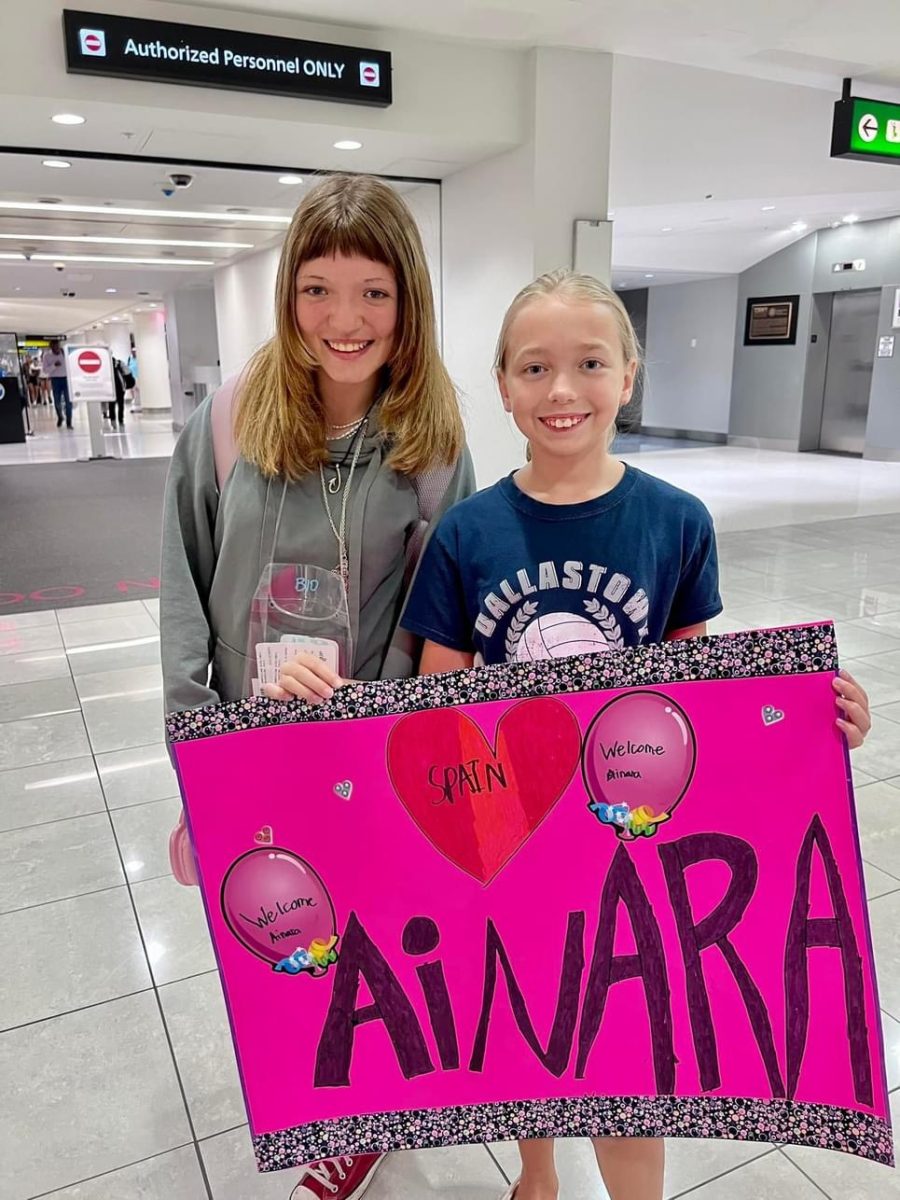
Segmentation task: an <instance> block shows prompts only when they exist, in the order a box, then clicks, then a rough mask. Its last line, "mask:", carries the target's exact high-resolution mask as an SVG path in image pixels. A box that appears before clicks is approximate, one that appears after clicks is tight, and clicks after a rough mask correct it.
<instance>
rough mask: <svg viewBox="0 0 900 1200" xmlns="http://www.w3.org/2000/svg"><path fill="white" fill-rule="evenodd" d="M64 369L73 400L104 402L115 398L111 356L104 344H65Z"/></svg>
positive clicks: (106, 402)
mask: <svg viewBox="0 0 900 1200" xmlns="http://www.w3.org/2000/svg"><path fill="white" fill-rule="evenodd" d="M66 370H67V371H68V373H69V386H70V387H71V389H72V399H73V400H95V401H96V400H99V401H102V402H103V403H104V404H108V403H109V401H110V400H115V398H116V385H115V383H114V382H113V373H112V358H111V357H110V353H109V350H108V349H107V347H106V346H66Z"/></svg>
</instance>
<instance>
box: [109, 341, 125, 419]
mask: <svg viewBox="0 0 900 1200" xmlns="http://www.w3.org/2000/svg"><path fill="white" fill-rule="evenodd" d="M112 368H113V384H114V385H115V389H116V398H115V400H113V401H112V403H111V404H110V405H109V422H110V424H111V425H115V424H116V423H118V426H119V428H120V429H124V428H125V368H124V367H123V366H122V360H121V359H120V358H114V359H113V360H112Z"/></svg>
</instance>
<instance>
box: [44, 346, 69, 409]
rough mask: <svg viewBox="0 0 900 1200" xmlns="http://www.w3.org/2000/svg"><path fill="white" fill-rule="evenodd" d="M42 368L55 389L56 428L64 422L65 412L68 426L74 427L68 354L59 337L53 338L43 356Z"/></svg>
mask: <svg viewBox="0 0 900 1200" xmlns="http://www.w3.org/2000/svg"><path fill="white" fill-rule="evenodd" d="M41 370H42V371H43V372H44V374H45V375H46V376H47V378H48V379H49V380H50V387H51V388H52V389H53V403H54V405H55V406H56V428H57V429H59V428H60V427H61V425H62V423H63V413H64V412H65V418H66V428H67V429H71V428H72V399H71V397H70V395H69V379H68V376H67V374H66V356H65V353H64V352H63V348H62V346H61V345H60V344H59V338H52V339H51V341H50V345H49V346H48V348H47V349H46V350H45V351H44V353H43V355H42V356H41Z"/></svg>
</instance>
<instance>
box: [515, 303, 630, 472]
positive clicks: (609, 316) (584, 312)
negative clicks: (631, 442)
mask: <svg viewBox="0 0 900 1200" xmlns="http://www.w3.org/2000/svg"><path fill="white" fill-rule="evenodd" d="M636 369H637V364H636V363H635V362H633V361H632V362H626V360H625V355H624V351H623V348H622V341H621V337H620V335H619V331H618V327H617V324H616V318H615V316H614V314H613V313H612V311H611V310H610V308H609V307H608V306H607V305H606V304H598V303H589V302H586V301H584V300H567V299H563V298H562V297H561V296H554V295H549V296H538V297H535V298H534V299H531V300H529V301H528V302H527V303H526V304H524V305H523V307H522V308H521V309H520V310H519V312H518V313H517V314H516V316H515V318H514V319H513V321H512V324H511V325H510V327H509V331H508V334H507V339H506V352H505V355H504V366H503V369H502V371H500V372H499V375H498V381H499V384H500V394H501V395H502V397H503V407H504V408H505V409H506V411H507V412H508V413H511V414H512V417H513V420H514V421H515V423H516V425H517V426H518V428H519V430H520V431H521V432H522V433H523V434H524V435H525V437H527V438H528V441H529V442H530V443H531V450H532V455H533V456H534V457H535V459H537V457H538V456H539V455H542V454H547V455H553V456H565V457H567V458H572V457H576V458H581V457H582V456H587V455H605V454H606V452H607V448H608V444H609V432H610V428H611V427H612V425H613V424H614V422H615V419H616V413H617V412H618V411H619V409H620V408H621V407H622V405H623V404H627V403H628V401H629V400H630V399H631V389H632V387H633V386H634V375H635V371H636Z"/></svg>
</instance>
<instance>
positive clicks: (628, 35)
mask: <svg viewBox="0 0 900 1200" xmlns="http://www.w3.org/2000/svg"><path fill="white" fill-rule="evenodd" d="M32 4H33V8H34V12H35V20H36V21H37V20H41V21H43V22H44V23H45V24H44V25H40V26H37V27H36V28H39V29H40V30H42V31H43V32H44V34H45V35H46V36H48V37H50V36H51V35H50V28H51V24H52V28H53V29H54V30H56V31H58V7H57V3H56V0H32ZM102 4H103V7H108V8H109V9H110V10H112V11H122V10H123V9H124V8H125V7H126V6H124V5H123V4H122V3H121V0H118V2H117V0H102ZM136 7H137V8H138V10H139V12H140V15H142V16H149V15H151V13H155V14H156V15H158V16H159V17H160V18H162V19H171V20H183V21H195V22H197V21H201V22H202V21H203V20H204V19H206V20H208V21H210V22H211V23H213V22H215V17H214V16H213V15H212V11H210V12H209V15H208V16H207V15H206V14H205V13H204V12H203V10H204V9H206V10H215V9H217V10H220V11H221V10H223V9H224V10H230V13H229V15H227V16H226V15H224V14H223V15H222V17H221V21H222V22H223V23H226V24H227V23H232V24H233V25H235V26H236V27H241V26H242V25H246V26H250V25H252V24H254V22H253V21H252V19H251V18H249V17H246V18H244V19H243V20H242V18H241V15H240V14H241V13H245V14H250V13H253V14H263V15H264V16H265V18H266V19H267V20H266V23H265V27H266V28H267V29H268V30H269V31H270V32H286V33H291V34H300V35H302V33H303V30H302V28H298V27H296V26H293V27H291V25H290V20H291V19H293V20H296V19H297V18H306V19H309V20H321V21H327V22H328V23H329V25H331V26H334V25H340V24H344V25H346V26H351V27H354V37H353V38H351V39H349V40H358V39H364V38H365V37H366V36H367V35H366V33H365V30H369V31H370V32H369V34H368V36H370V37H372V38H373V42H372V44H384V45H385V47H386V48H390V46H391V44H392V40H396V42H397V44H398V45H402V46H403V47H404V51H403V53H404V57H403V58H402V61H403V63H404V71H403V80H404V81H405V83H406V86H407V87H409V86H412V83H411V77H410V75H409V72H410V71H412V70H413V66H414V56H413V57H412V58H411V57H410V56H411V50H410V47H409V45H408V44H407V42H408V38H407V41H404V40H403V38H402V37H401V34H400V33H397V34H396V35H393V39H392V35H391V34H387V35H385V34H372V33H371V31H372V30H373V28H375V29H378V30H389V31H390V30H397V31H400V30H403V31H405V33H406V35H408V34H410V33H420V34H425V35H431V36H435V37H437V38H441V39H446V40H447V43H449V42H450V41H451V40H454V39H455V40H459V39H463V40H466V41H468V42H472V43H474V42H485V41H487V42H490V43H494V44H497V45H500V46H512V47H516V48H519V49H523V48H526V47H528V46H532V45H541V44H548V45H564V46H575V47H581V48H590V49H603V50H609V51H613V52H615V53H616V54H617V56H618V57H617V58H616V64H615V72H614V109H613V115H612V144H611V153H610V166H611V172H610V205H611V207H612V209H613V210H614V245H613V254H614V268H615V278H616V281H617V282H623V283H626V284H627V285H629V286H636V285H641V286H643V285H650V286H655V285H656V284H660V283H672V282H684V281H687V280H691V279H700V278H708V277H711V276H715V275H721V274H729V273H733V272H736V271H740V270H743V269H744V268H746V267H747V266H749V265H750V264H752V263H753V262H756V261H759V259H761V258H763V257H765V256H766V255H768V254H771V253H773V252H774V251H775V250H777V249H779V248H781V247H782V246H784V245H786V244H788V242H789V241H791V240H794V239H796V238H797V237H799V236H803V234H802V233H798V232H796V231H795V232H789V231H788V229H789V226H790V225H791V223H792V222H794V221H796V220H803V221H805V222H807V224H808V225H809V228H810V229H811V230H812V229H815V228H820V227H824V226H827V225H828V224H830V223H832V222H833V221H835V220H840V218H841V217H843V216H844V215H846V213H848V212H854V213H856V214H857V215H858V216H860V217H861V218H862V219H873V218H876V217H882V216H890V215H894V214H896V213H898V212H900V170H896V169H895V168H892V167H887V166H879V165H877V164H869V163H852V162H837V161H835V160H831V159H829V157H828V137H829V130H830V120H831V116H830V114H831V106H832V103H833V101H834V99H835V98H836V96H837V93H838V89H839V86H840V79H841V77H842V76H843V75H845V74H851V75H852V76H853V78H854V83H855V90H857V91H859V92H862V93H864V94H870V95H879V94H885V95H889V96H890V95H893V96H896V97H897V98H900V18H898V16H897V0H857V3H855V4H854V6H853V9H852V15H848V9H847V6H846V4H845V3H843V2H838V0H824V2H823V0H756V2H753V0H750V2H749V3H748V2H747V0H678V2H675V0H628V2H627V3H626V2H625V0H488V2H481V0H379V3H378V5H377V7H376V6H373V4H372V2H371V0H327V2H326V0H139V2H138V3H137V5H136ZM51 9H52V10H53V11H52V12H51ZM279 18H285V20H282V21H279ZM307 36H309V35H308V34H307ZM52 38H53V40H52V42H51V43H50V44H49V51H50V53H51V58H52V59H54V61H55V60H56V59H59V57H60V55H61V38H60V37H59V36H58V33H54V34H53V35H52ZM376 39H380V40H378V41H377V43H376ZM434 44H437V43H434ZM499 57H505V58H508V57H517V56H508V55H500V56H499ZM497 58H498V55H497V54H496V53H494V55H493V59H492V67H491V69H492V70H493V69H496V60H497ZM398 61H401V60H400V58H399V57H398ZM678 64H686V65H678ZM60 67H61V63H59V62H55V66H54V69H55V70H56V71H59V69H60ZM698 67H699V68H703V70H697V68H698ZM51 78H52V82H51V83H50V84H46V83H42V76H41V74H40V72H38V73H35V72H34V71H32V69H31V66H29V73H28V81H27V85H26V86H27V87H28V89H29V91H32V90H33V92H34V95H23V94H21V93H22V92H24V91H25V87H24V86H22V85H20V84H16V85H15V86H16V87H18V88H19V93H20V94H18V95H17V96H16V97H15V100H16V102H15V104H12V103H5V104H3V105H0V144H2V143H5V144H7V145H12V144H18V145H23V146H25V145H32V146H33V145H45V146H47V145H48V146H52V147H55V148H56V149H59V150H60V151H61V152H62V153H63V154H65V151H66V148H70V149H74V148H76V147H78V148H82V149H84V150H92V149H97V150H99V149H101V148H102V149H103V150H105V151H118V152H120V153H132V154H141V153H143V154H152V155H167V154H172V155H173V161H172V163H171V164H167V165H155V164H152V163H140V162H138V163H133V162H132V163H117V162H103V161H101V160H96V159H78V158H75V157H73V158H71V159H70V161H71V162H72V167H71V168H70V169H68V170H66V171H59V170H52V169H49V168H46V167H42V166H41V165H40V158H39V157H33V156H29V155H23V154H11V155H2V156H0V179H2V180H3V184H2V190H0V200H4V201H10V200H23V201H31V202H33V201H35V200H36V199H39V198H42V197H57V198H60V199H62V200H66V201H74V202H80V203H94V204H97V205H99V206H103V207H109V206H110V205H114V206H120V207H141V208H150V209H152V210H153V212H152V214H151V215H147V216H129V215H127V214H124V215H123V214H109V216H105V215H104V214H76V213H62V212H60V211H59V209H58V208H57V209H56V210H55V211H54V209H53V208H51V207H50V206H47V207H46V208H42V209H41V210H40V211H39V212H25V211H22V212H16V211H10V210H5V209H2V208H0V234H3V233H10V234H15V235H17V236H16V237H15V238H2V237H0V254H2V253H15V252H23V253H25V252H33V253H48V254H52V255H57V254H58V255H59V257H60V258H62V257H63V255H64V254H69V255H70V256H71V255H74V254H76V253H78V254H88V253H91V254H121V255H131V256H140V257H150V258H152V259H154V262H153V263H151V264H148V265H141V266H126V265H114V264H102V263H83V262H82V263H78V262H75V261H73V260H72V259H71V258H70V259H69V261H68V263H67V266H66V269H65V271H64V272H61V273H60V272H57V271H55V270H54V267H53V264H52V262H48V263H39V262H38V261H37V260H35V259H32V260H31V261H29V262H24V261H20V262H10V261H6V260H3V259H0V303H2V304H4V305H5V307H4V308H0V327H2V326H3V325H4V324H7V322H8V321H9V320H11V319H12V316H11V313H14V312H15V310H14V309H11V308H10V305H11V304H13V305H14V304H15V303H16V302H18V301H20V300H21V299H23V298H25V297H31V298H40V299H42V300H43V301H44V302H46V303H47V304H49V303H50V302H52V303H53V308H52V309H50V308H48V309H47V312H48V314H49V313H50V312H51V311H52V312H53V313H54V314H56V316H55V319H54V322H53V323H52V327H54V328H56V329H58V330H59V331H66V330H68V329H72V328H75V327H77V325H79V324H84V323H85V322H86V321H88V320H93V319H97V318H98V316H100V317H102V316H103V315H106V316H108V315H110V314H112V313H116V312H121V311H124V310H125V309H126V308H128V306H133V305H134V303H135V302H136V300H137V293H138V292H147V293H148V294H149V295H148V296H147V297H143V298H142V299H143V300H145V301H146V300H147V299H160V298H161V297H162V296H163V295H164V294H165V293H166V292H167V291H169V290H171V289H172V288H173V287H175V286H178V287H183V286H191V285H199V284H208V282H209V280H210V279H211V276H212V273H213V271H214V270H215V266H209V267H200V268H193V267H187V266H185V267H180V266H174V265H172V264H171V263H167V262H166V258H167V257H171V256H172V255H178V256H183V257H189V258H200V259H204V260H208V261H209V262H211V263H213V264H216V265H221V264H222V263H224V262H227V261H230V260H231V259H232V258H234V257H237V256H240V255H242V254H246V253H251V252H252V251H250V250H244V249H234V248H223V247H184V248H181V247H172V246H170V247H140V246H125V245H116V244H114V243H110V244H102V243H94V244H91V243H83V244H77V243H71V242H66V241H65V238H66V237H71V236H73V235H79V236H91V237H109V238H112V237H132V238H134V237H143V238H157V239H161V238H170V239H179V238H180V239H193V240H219V241H225V240H232V241H238V242H242V243H247V244H252V246H253V247H255V248H258V247H261V246H265V245H270V244H272V243H273V242H274V241H275V240H277V238H278V237H279V233H280V230H281V229H283V223H280V222H279V221H278V220H277V218H279V217H282V218H283V217H285V216H287V215H288V214H289V213H290V211H291V210H292V209H293V206H294V205H295V204H296V202H297V199H298V198H299V194H300V192H301V190H302V189H301V188H296V187H293V188H287V187H284V186H282V185H280V184H278V182H277V176H276V175H273V174H271V173H266V172H263V171H255V170H234V169H222V168H205V167H203V168H192V167H187V168H186V169H187V170H189V171H191V172H192V173H193V174H194V175H195V182H194V183H193V185H192V187H191V188H190V189H188V190H186V191H180V192H176V194H175V195H174V196H172V197H171V198H164V197H163V195H162V191H161V186H162V184H163V182H164V181H165V177H166V173H167V169H168V166H169V165H171V166H174V165H176V164H177V161H178V159H179V158H180V157H184V156H189V157H192V158H196V159H198V160H201V159H202V160H206V161H213V160H222V161H243V162H247V163H251V162H254V163H255V162H259V163H268V164H275V163H280V164H284V163H297V164H301V165H302V164H308V165H315V166H319V167H322V168H336V167H347V166H350V167H351V168H352V169H355V170H373V171H378V172H391V171H393V172H396V173H406V174H421V175H428V176H431V177H433V178H442V177H444V176H445V175H447V174H449V173H451V172H453V171H454V170H457V169H459V168H460V167H463V166H465V165H467V164H469V163H471V162H475V161H478V159H479V158H483V157H485V156H487V155H489V154H492V153H498V152H501V151H502V150H503V149H506V148H508V146H507V145H505V144H494V143H493V142H492V141H491V139H492V138H493V139H494V140H495V141H496V138H498V137H499V136H501V133H503V130H502V129H501V125H502V122H501V123H497V122H496V121H495V124H494V126H493V127H492V129H491V130H490V132H483V133H481V134H480V140H479V131H473V127H472V124H471V121H468V123H467V122H466V120H465V119H464V118H463V116H462V115H461V114H460V113H455V112H450V113H447V114H445V116H444V118H443V120H444V127H442V128H440V129H439V128H438V127H437V126H438V124H439V123H440V122H439V121H438V118H437V117H436V116H435V114H434V113H432V112H431V111H430V110H429V111H428V114H427V121H426V120H425V116H424V115H421V114H420V125H421V128H417V129H410V128H406V127H402V128H401V127H399V126H398V127H397V128H394V127H393V126H392V125H391V124H390V122H391V121H392V120H394V119H395V118H396V117H397V116H398V115H399V114H400V106H399V105H398V106H397V108H396V112H394V114H393V116H392V111H391V110H388V111H387V112H386V113H385V114H383V118H384V119H383V121H382V120H381V115H380V116H379V118H378V121H379V122H380V124H379V123H377V122H376V124H375V125H374V126H373V127H370V128H368V129H367V130H366V133H365V142H366V145H365V148H364V150H363V151H362V152H360V153H359V154H357V155H352V156H347V155H341V154H340V152H338V151H335V150H333V149H332V148H331V143H332V141H333V140H334V138H335V137H336V136H340V134H341V128H340V126H337V125H334V124H327V122H329V121H330V122H333V121H335V120H345V119H347V120H352V119H353V114H354V112H355V111H356V110H353V109H347V108H346V106H343V107H342V106H324V105H317V106H313V107H314V108H315V109H316V111H317V112H319V110H323V111H322V112H321V113H320V116H318V117H317V118H316V119H317V120H321V122H322V123H321V124H315V123H313V121H312V120H310V119H304V120H299V119H296V118H294V119H293V120H292V119H290V117H289V112H290V109H289V106H288V105H287V103H286V102H284V101H272V104H273V105H275V107H274V109H270V108H267V107H264V106H265V105H268V104H269V102H270V100H271V98H267V97H256V96H247V97H244V96H240V97H237V98H236V97H235V94H234V93H218V92H217V93H214V95H215V105H214V106H213V107H214V108H215V110H216V111H212V110H211V109H210V108H209V105H208V104H207V109H206V110H204V111H200V110H198V109H193V108H189V106H188V101H193V100H194V99H195V96H194V95H190V93H197V91H198V89H186V88H185V89H177V88H154V87H152V85H146V84H138V83H135V84H131V83H128V84H127V85H125V84H122V85H119V84H115V85H113V87H114V88H116V89H119V90H117V91H116V92H115V95H116V96H122V97H123V102H122V103H107V102H104V99H103V97H104V96H105V95H106V94H107V89H105V88H103V87H102V86H100V85H98V84H96V83H95V81H93V80H92V81H90V84H91V89H90V91H88V92H85V90H84V88H85V80H83V79H81V78H80V77H75V76H65V75H61V76H60V75H57V76H54V77H51ZM511 79H512V76H510V77H508V78H506V80H505V82H504V81H503V80H499V79H498V81H497V82H496V91H497V104H496V106H495V107H496V109H497V110H498V111H499V110H500V109H501V108H502V105H503V103H507V105H509V103H510V95H512V94H513V93H514V89H513V88H512V83H511ZM32 81H33V82H32ZM764 81H771V82H764ZM102 82H103V81H101V84H102ZM798 85H804V86H798ZM889 85H893V87H894V90H893V91H891V90H890V87H889ZM473 86H474V85H473ZM48 87H49V89H50V90H49V91H48V90H47V89H48ZM421 87H422V83H421V80H420V81H419V84H418V88H419V90H421ZM42 88H43V89H44V92H45V93H46V94H41V89H42ZM79 88H80V89H82V90H81V91H79V90H78V89H79ZM121 88H126V92H122V91H121ZM53 89H55V92H54V91H53ZM68 89H71V91H68ZM885 89H887V90H885ZM0 90H2V87H0ZM178 93H183V94H184V95H185V96H186V99H185V100H184V111H183V112H182V113H178V112H177V111H176V110H175V109H173V108H172V101H173V98H177V95H178ZM110 94H112V93H110ZM53 95H56V96H57V97H58V98H57V99H53V98H52V96H53ZM126 95H127V96H128V97H131V96H134V101H133V103H127V102H126V101H125V100H124V97H125V96H126ZM207 95H208V94H207ZM154 97H155V98H156V99H154ZM465 100H466V97H465V96H463V95H460V103H461V104H462V103H464V102H465ZM204 103H206V96H204ZM424 103H425V101H424V99H423V105H424ZM154 104H157V105H158V107H153V105H154ZM237 104H240V107H241V112H240V115H238V114H237V113H235V112H234V106H235V105H237ZM65 107H75V110H76V111H79V112H84V113H85V115H87V116H88V124H87V125H86V126H81V127H77V128H65V129H64V128H60V127H58V126H51V125H50V124H49V120H48V117H49V115H50V113H52V112H53V111H58V109H59V108H65ZM326 108H327V109H328V112H327V113H325V112H324V110H325V109H326ZM244 110H246V115H245V112H244ZM407 110H408V106H404V108H403V112H404V114H405V113H406V112H407ZM270 111H271V112H278V114H279V115H278V117H277V119H276V118H275V117H274V116H272V117H271V118H269V117H267V116H263V115H262V114H263V113H269V112H270ZM304 112H306V110H304ZM310 115H311V114H310ZM491 115H492V116H495V115H496V114H494V113H492V114H491ZM469 116H471V114H469ZM485 121H487V117H485ZM423 122H424V123H423ZM401 124H402V123H401ZM352 131H353V129H352V126H348V127H347V131H346V132H345V133H344V136H346V135H347V132H352ZM503 136H506V135H505V134H503ZM708 194H711V196H712V198H711V199H709V200H707V199H704V197H705V196H706V195H708ZM770 204H774V205H775V209H774V210H773V211H769V212H763V211H762V208H763V205H770ZM233 206H241V207H246V208H249V209H251V210H252V211H253V212H254V213H261V214H264V215H266V216H267V217H269V218H271V220H269V221H267V222H262V223H260V224H247V223H240V222H238V221H236V220H235V219H234V217H233V215H230V214H228V213H227V211H226V210H227V208H229V207H233ZM176 208H178V209H180V208H189V209H191V210H200V211H202V212H203V213H204V217H203V220H201V221H193V220H191V221H188V220H179V219H177V218H175V217H174V216H173V215H172V214H173V210H174V209H176ZM669 227H671V229H670V231H668V232H666V233H663V232H662V231H663V229H664V228H666V229H668V228H669ZM36 234H45V235H52V236H53V237H54V238H56V239H58V240H55V241H52V242H47V241H43V240H40V241H39V240H38V239H37V238H36V237H35V235H36ZM648 275H652V276H653V278H652V279H647V278H646V277H647V276H648ZM110 287H115V288H117V291H116V293H115V294H113V295H108V294H107V292H106V289H107V288H110ZM62 290H70V291H75V293H76V296H75V298H74V299H65V300H64V299H63V298H62V297H61V295H60V293H61V291H62ZM82 305H85V306H86V307H85V308H84V313H83V315H80V316H79V317H78V319H77V320H76V319H74V314H75V313H76V312H80V311H81V306H82ZM95 308H96V309H97V310H98V311H95ZM4 314H5V316H4ZM70 315H71V316H72V317H73V319H72V323H71V324H63V323H62V322H63V320H67V319H68V317H69V316H70ZM32 316H33V314H32V313H31V312H30V311H28V310H22V312H21V319H22V321H25V320H26V319H29V320H30V319H32ZM48 320H49V315H48ZM7 327H8V324H7Z"/></svg>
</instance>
